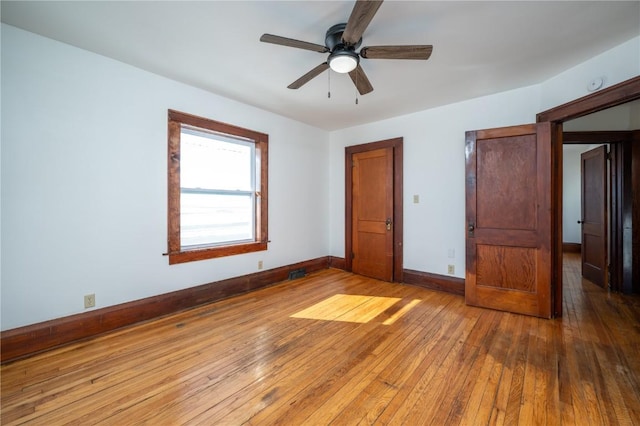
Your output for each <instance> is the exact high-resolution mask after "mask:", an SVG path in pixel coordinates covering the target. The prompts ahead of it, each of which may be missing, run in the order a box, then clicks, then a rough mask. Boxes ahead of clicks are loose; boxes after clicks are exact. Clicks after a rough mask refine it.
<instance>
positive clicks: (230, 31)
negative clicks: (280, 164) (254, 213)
mask: <svg viewBox="0 0 640 426" xmlns="http://www.w3.org/2000/svg"><path fill="white" fill-rule="evenodd" d="M353 4H354V2H353V1H225V2H222V1H205V2H190V1H120V2H114V1H107V2H97V1H78V2H58V1H45V2H36V1H18V2H12V1H4V0H3V1H2V3H1V17H2V22H5V23H7V24H9V25H13V26H16V27H19V28H23V29H26V30H28V31H31V32H34V33H37V34H41V35H43V36H46V37H50V38H53V39H56V40H60V41H62V42H65V43H68V44H71V45H74V46H78V47H80V48H83V49H86V50H89V51H92V52H96V53H99V54H101V55H105V56H108V57H111V58H114V59H117V60H119V61H122V62H125V63H128V64H131V65H134V66H136V67H139V68H142V69H145V70H147V71H150V72H153V73H156V74H159V75H163V76H166V77H169V78H172V79H174V80H178V81H181V82H184V83H187V84H189V85H192V86H196V87H199V88H202V89H205V90H208V91H210V92H213V93H216V94H219V95H222V96H225V97H227V98H231V99H235V100H238V101H240V102H243V103H246V104H250V105H254V106H257V107H259V108H262V109H265V110H269V111H272V112H275V113H278V114H281V115H284V116H287V117H291V118H293V119H295V120H299V121H302V122H305V123H308V124H311V125H313V126H317V127H320V128H323V129H327V130H335V129H340V128H345V127H350V126H353V125H358V124H363V123H368V122H373V121H378V120H381V119H384V118H389V117H393V116H398V115H403V114H407V113H411V112H416V111H421V110H424V109H428V108H432V107H437V106H440V105H445V104H449V103H453V102H457V101H461V100H464V99H469V98H474V97H478V96H483V95H487V94H491V93H497V92H501V91H505V90H510V89H514V88H518V87H523V86H528V85H532V84H538V83H541V82H543V81H544V80H546V79H548V78H550V77H552V76H554V75H556V74H558V73H559V72H562V71H564V70H566V69H568V68H571V67H572V66H574V65H577V64H579V63H580V62H583V61H585V60H587V59H589V58H591V57H593V56H595V55H597V54H599V53H602V52H604V51H606V50H608V49H610V48H612V47H614V46H617V45H618V44H620V43H623V42H625V41H627V40H629V39H631V38H633V37H635V36H638V35H639V34H640V2H639V1H626V2H623V1H620V2H618V1H602V2H598V1H586V2H578V1H556V2H543V1H532V2H521V1H515V2H506V1H499V2H485V1H471V2H458V1H446V2H436V1H410V2H407V1H393V0H387V1H386V2H385V3H384V4H382V6H381V7H380V9H379V10H378V13H377V14H376V16H375V17H374V18H373V20H372V22H371V24H370V25H369V27H368V28H367V30H366V31H365V33H364V36H363V43H362V46H367V45H387V44H394V45H395V44H432V45H433V46H434V50H433V54H432V56H431V58H430V59H429V60H428V61H410V60H405V61H400V60H374V59H369V60H367V59H363V60H362V62H361V65H362V66H363V68H364V70H365V72H366V73H367V76H368V77H369V80H370V81H371V83H372V85H373V87H374V91H373V92H372V93H370V94H367V95H365V96H361V97H360V99H359V103H358V105H356V104H355V97H356V90H355V87H354V86H353V83H352V82H351V80H350V78H349V77H348V76H347V75H341V74H336V73H328V72H327V73H324V74H321V75H320V76H319V77H316V78H315V79H314V80H312V81H311V82H309V83H307V84H306V85H305V86H303V87H302V88H300V89H298V90H290V89H287V86H288V85H289V84H290V83H292V82H293V81H294V80H296V79H297V78H298V77H300V76H301V75H303V74H304V73H306V72H307V71H309V70H311V69H312V68H314V67H315V66H316V65H318V64H320V63H322V62H324V61H325V60H326V54H321V53H316V52H311V51H307V50H301V49H295V48H291V47H283V46H277V45H273V44H267V43H261V42H260V41H259V38H260V36H261V35H262V34H263V33H271V34H276V35H281V36H285V37H289V38H294V39H298V40H303V41H308V42H312V43H317V44H324V36H325V32H326V30H327V29H328V28H329V27H330V26H332V25H334V24H336V23H340V22H346V21H347V19H348V17H349V14H350V12H351V9H352V7H353ZM329 74H331V78H330V80H331V98H328V97H327V91H328V85H329V78H328V76H329ZM587 83H588V82H585V87H586V84H587Z"/></svg>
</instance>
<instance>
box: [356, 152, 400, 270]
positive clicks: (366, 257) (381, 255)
mask: <svg viewBox="0 0 640 426" xmlns="http://www.w3.org/2000/svg"><path fill="white" fill-rule="evenodd" d="M352 160H353V161H352V167H351V174H352V178H351V182H352V192H351V197H352V200H351V203H352V227H351V229H352V237H351V242H352V254H351V259H352V262H351V268H352V271H353V272H354V273H356V274H360V275H365V276H367V277H372V278H377V279H380V280H384V281H393V228H394V227H393V221H394V217H393V148H391V147H387V148H381V149H376V150H372V151H366V152H359V153H354V154H353V156H352Z"/></svg>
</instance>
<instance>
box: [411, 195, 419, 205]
mask: <svg viewBox="0 0 640 426" xmlns="http://www.w3.org/2000/svg"><path fill="white" fill-rule="evenodd" d="M418 203H420V196H419V195H418V194H416V195H414V196H413V204H418Z"/></svg>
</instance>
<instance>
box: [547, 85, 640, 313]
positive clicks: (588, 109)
mask: <svg viewBox="0 0 640 426" xmlns="http://www.w3.org/2000/svg"><path fill="white" fill-rule="evenodd" d="M638 99H640V76H638V77H634V78H632V79H629V80H626V81H623V82H622V83H619V84H616V85H614V86H611V87H608V88H606V89H603V90H600V91H598V92H596V93H593V94H591V95H587V96H584V97H582V98H579V99H576V100H574V101H572V102H568V103H566V104H563V105H560V106H557V107H555V108H552V109H549V110H546V111H543V112H541V113H539V114H537V117H536V121H537V122H539V123H542V122H551V123H555V124H556V125H558V132H559V133H560V135H559V136H560V137H559V138H558V139H559V140H560V141H561V143H559V144H555V145H554V146H553V147H552V158H553V160H552V161H553V163H554V170H555V173H554V178H553V182H554V188H553V193H554V205H553V207H552V215H553V236H554V237H553V238H554V243H553V246H554V247H553V251H554V256H553V266H552V269H553V272H552V276H553V278H552V281H553V287H554V298H553V300H554V314H555V316H561V315H562V304H563V293H562V279H563V262H562V254H563V252H562V236H563V223H562V222H563V215H562V201H563V200H562V185H563V180H562V177H563V172H562V154H563V150H562V140H563V138H562V136H563V135H562V131H563V125H564V123H567V122H569V121H571V120H575V119H578V118H580V117H584V116H587V115H589V114H593V113H597V112H600V111H605V110H608V109H610V108H613V107H617V106H619V105H624V104H627V103H630V102H633V101H637V100H638ZM636 111H637V110H636ZM632 139H633V142H632V145H629V146H633V147H636V148H635V149H634V150H632V151H631V155H627V158H628V159H629V161H632V159H633V160H635V164H636V165H637V164H640V155H638V154H636V153H640V148H637V147H638V146H640V132H638V131H636V132H632ZM590 142H593V141H590ZM598 142H600V141H598ZM634 151H635V153H634ZM637 169H638V166H636V167H635V168H633V167H632V168H631V170H633V171H632V173H631V175H632V176H633V179H634V181H635V182H638V184H637V185H636V190H637V188H638V187H639V185H640V177H638V175H639V174H640V173H638V172H637ZM626 190H631V188H628V187H627V188H626ZM630 195H631V197H629V200H631V204H632V206H631V210H630V213H629V214H628V215H627V217H628V218H630V220H631V221H633V219H635V220H636V221H635V223H637V224H640V217H639V216H640V214H639V213H638V212H639V211H640V205H639V204H638V202H635V201H634V200H635V199H637V198H639V197H633V192H631V193H630ZM617 228H618V229H624V228H623V226H620V225H619V226H618V227H617ZM639 228H640V227H638V226H636V228H635V232H634V230H633V228H631V229H630V231H631V239H632V243H631V244H630V245H629V244H627V247H631V250H637V251H636V253H640V244H638V242H639V241H640V237H639V235H640V229H639ZM633 242H635V244H633ZM620 243H623V244H624V243H625V241H620ZM626 243H628V241H627V242H626ZM612 246H613V247H618V248H619V247H621V246H622V245H621V244H617V245H615V244H614V245H612ZM611 257H612V258H616V259H618V261H620V260H621V259H625V256H624V255H622V256H619V255H616V254H612V256H611ZM628 257H630V258H631V261H630V265H631V266H630V268H629V271H630V272H631V273H633V272H634V271H635V272H636V273H640V265H639V264H638V260H637V258H640V256H637V255H636V256H633V251H630V252H629V253H628ZM618 272H619V271H618ZM627 278H629V277H627ZM631 279H632V278H631ZM636 281H638V280H637V279H636Z"/></svg>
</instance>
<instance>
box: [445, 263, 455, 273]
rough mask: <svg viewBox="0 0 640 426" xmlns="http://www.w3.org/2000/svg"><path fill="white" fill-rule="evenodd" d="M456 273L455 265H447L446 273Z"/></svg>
mask: <svg viewBox="0 0 640 426" xmlns="http://www.w3.org/2000/svg"><path fill="white" fill-rule="evenodd" d="M455 273H456V267H455V266H454V265H447V274H450V275H453V274H455Z"/></svg>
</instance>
